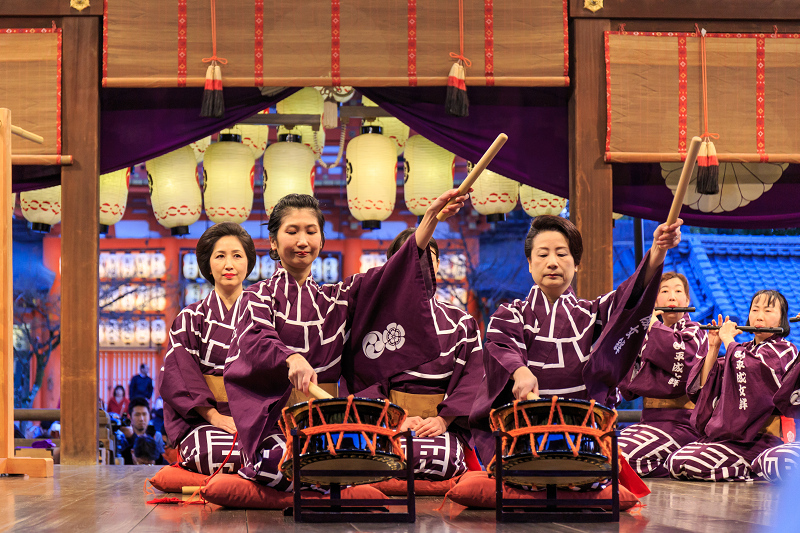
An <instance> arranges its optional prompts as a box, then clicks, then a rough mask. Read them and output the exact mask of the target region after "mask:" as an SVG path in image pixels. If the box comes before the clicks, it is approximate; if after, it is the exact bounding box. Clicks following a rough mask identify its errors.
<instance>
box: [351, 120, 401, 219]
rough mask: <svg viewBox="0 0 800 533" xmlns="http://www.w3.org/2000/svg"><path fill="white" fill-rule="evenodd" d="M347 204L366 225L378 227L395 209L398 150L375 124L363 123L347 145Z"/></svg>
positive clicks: (354, 214)
mask: <svg viewBox="0 0 800 533" xmlns="http://www.w3.org/2000/svg"><path fill="white" fill-rule="evenodd" d="M346 167H347V206H348V207H349V208H350V213H351V214H352V215H353V216H354V217H355V218H356V219H357V220H360V221H361V227H362V228H364V229H378V228H380V227H381V220H386V219H387V218H389V215H391V214H392V211H393V210H394V202H395V199H396V195H397V152H396V151H395V149H394V144H393V143H392V141H391V140H389V138H388V137H384V136H383V135H381V129H380V128H377V127H375V126H363V127H362V128H361V135H359V136H358V137H356V138H355V139H353V140H352V141H350V144H349V145H348V146H347V161H346Z"/></svg>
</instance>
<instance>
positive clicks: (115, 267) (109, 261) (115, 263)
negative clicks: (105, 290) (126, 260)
mask: <svg viewBox="0 0 800 533" xmlns="http://www.w3.org/2000/svg"><path fill="white" fill-rule="evenodd" d="M106 277H107V278H108V279H116V278H118V277H119V254H108V257H107V258H106Z"/></svg>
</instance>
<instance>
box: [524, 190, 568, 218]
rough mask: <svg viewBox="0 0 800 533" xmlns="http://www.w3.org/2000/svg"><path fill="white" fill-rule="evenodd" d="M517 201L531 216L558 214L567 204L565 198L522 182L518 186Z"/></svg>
mask: <svg viewBox="0 0 800 533" xmlns="http://www.w3.org/2000/svg"><path fill="white" fill-rule="evenodd" d="M519 201H520V203H521V204H522V208H523V209H524V210H525V212H526V213H528V216H531V217H538V216H539V215H558V214H559V213H561V211H563V210H564V208H565V207H566V206H567V199H566V198H561V197H560V196H556V195H555V194H550V193H548V192H544V191H541V190H539V189H536V188H534V187H531V186H530V185H522V184H520V186H519Z"/></svg>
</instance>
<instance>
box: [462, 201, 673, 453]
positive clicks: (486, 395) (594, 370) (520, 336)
mask: <svg viewBox="0 0 800 533" xmlns="http://www.w3.org/2000/svg"><path fill="white" fill-rule="evenodd" d="M682 223H683V222H682V221H681V220H680V219H679V220H678V222H676V223H675V224H672V225H670V226H668V225H666V224H662V225H660V226H658V227H657V228H656V230H655V232H654V234H653V246H652V248H651V249H650V251H648V253H647V255H646V256H645V257H644V259H643V260H642V263H641V264H640V265H639V267H638V268H637V269H636V272H634V274H633V275H632V276H631V277H630V278H628V279H627V280H626V281H624V282H623V283H622V284H621V285H620V286H619V287H618V288H617V290H616V291H612V292H610V293H608V294H605V295H603V296H601V297H599V298H597V299H595V300H583V299H580V298H578V297H577V296H576V295H575V292H574V291H573V290H572V287H571V283H572V279H573V277H574V276H575V273H576V272H577V271H578V268H579V266H580V263H581V255H582V254H583V242H582V239H581V234H580V232H579V231H578V229H577V228H576V227H575V225H574V224H573V223H572V222H570V221H569V220H567V219H564V218H561V217H557V216H538V217H536V218H534V219H533V222H531V228H530V230H529V231H528V235H527V236H526V238H525V257H526V258H527V259H528V265H529V270H530V272H531V276H532V277H533V281H534V286H533V288H532V289H531V291H530V293H529V294H528V297H527V298H525V299H524V300H515V301H514V302H512V303H510V304H504V305H501V306H500V307H499V308H498V309H497V311H496V312H495V313H494V315H493V316H492V319H491V321H490V322H489V326H488V327H487V329H486V336H485V338H484V358H483V363H484V368H485V371H486V377H485V379H484V380H483V383H482V384H481V387H480V389H479V391H478V396H477V398H476V399H475V403H474V405H473V408H472V414H471V415H470V422H471V424H472V428H473V437H474V438H475V443H476V446H477V448H478V454H479V455H480V457H481V460H482V461H483V462H484V464H485V463H487V462H488V461H489V460H490V459H491V458H492V457H493V456H494V452H495V442H494V438H493V437H492V435H491V433H490V431H489V421H488V418H489V412H490V411H491V409H492V408H493V407H498V406H501V405H504V404H507V403H510V402H511V401H513V400H514V399H523V400H524V399H525V398H526V397H527V395H528V393H531V392H533V393H534V394H539V395H542V396H561V397H567V398H579V399H589V398H594V399H596V400H597V401H598V402H600V403H602V404H606V405H610V404H613V403H615V402H616V398H617V385H619V383H620V382H621V381H622V379H623V378H624V377H625V374H627V372H628V370H629V369H630V368H631V366H632V365H633V362H634V360H635V359H636V356H637V354H638V353H639V350H640V348H641V346H642V341H643V340H644V335H645V332H646V330H647V326H648V325H649V324H650V315H651V314H652V311H653V304H654V303H655V300H656V293H657V291H658V285H659V280H660V279H661V268H662V266H663V263H664V257H665V256H666V253H667V250H668V249H669V248H673V247H675V246H677V245H678V243H679V242H680V225H681V224H682Z"/></svg>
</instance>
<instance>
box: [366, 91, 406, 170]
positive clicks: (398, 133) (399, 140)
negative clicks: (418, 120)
mask: <svg viewBox="0 0 800 533" xmlns="http://www.w3.org/2000/svg"><path fill="white" fill-rule="evenodd" d="M361 103H362V104H363V105H364V107H378V104H376V103H375V102H373V101H372V100H370V99H369V98H367V97H366V96H362V97H361ZM364 125H369V126H380V127H381V128H383V131H382V132H381V133H382V134H383V135H385V136H386V137H389V138H390V139H391V140H392V141H393V142H394V144H395V148H396V149H397V155H398V157H399V156H400V154H402V153H403V150H404V149H405V147H406V142H407V141H408V134H409V132H410V130H409V127H408V126H406V125H405V124H403V123H402V122H400V121H399V120H398V119H396V118H394V117H380V118H376V119H375V120H371V121H368V122H367V121H364Z"/></svg>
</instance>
